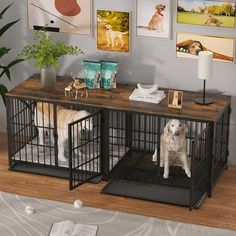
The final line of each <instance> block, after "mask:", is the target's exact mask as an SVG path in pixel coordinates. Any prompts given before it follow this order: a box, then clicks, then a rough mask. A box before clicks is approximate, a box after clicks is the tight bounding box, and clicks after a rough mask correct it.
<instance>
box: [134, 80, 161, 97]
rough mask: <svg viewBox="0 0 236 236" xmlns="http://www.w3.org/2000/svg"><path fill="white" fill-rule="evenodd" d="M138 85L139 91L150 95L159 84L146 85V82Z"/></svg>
mask: <svg viewBox="0 0 236 236" xmlns="http://www.w3.org/2000/svg"><path fill="white" fill-rule="evenodd" d="M137 87H138V91H139V93H140V94H142V95H148V94H151V93H153V92H155V91H157V90H158V86H157V84H150V85H144V84H140V83H138V84H137Z"/></svg>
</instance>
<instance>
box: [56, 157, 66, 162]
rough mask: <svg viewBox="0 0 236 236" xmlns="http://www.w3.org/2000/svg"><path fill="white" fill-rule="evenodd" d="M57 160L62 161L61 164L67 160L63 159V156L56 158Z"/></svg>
mask: <svg viewBox="0 0 236 236" xmlns="http://www.w3.org/2000/svg"><path fill="white" fill-rule="evenodd" d="M58 159H59V160H60V161H63V162H65V161H67V159H66V158H65V157H63V156H58Z"/></svg>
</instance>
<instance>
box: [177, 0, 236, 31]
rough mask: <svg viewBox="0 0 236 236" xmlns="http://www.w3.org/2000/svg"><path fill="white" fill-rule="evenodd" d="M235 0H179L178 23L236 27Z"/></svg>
mask: <svg viewBox="0 0 236 236" xmlns="http://www.w3.org/2000/svg"><path fill="white" fill-rule="evenodd" d="M235 10H236V3H235V1H234V2H233V1H226V0H225V1H224V0H178V2H177V23H180V24H192V25H204V26H215V27H227V28H235Z"/></svg>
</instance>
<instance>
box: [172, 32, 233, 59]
mask: <svg viewBox="0 0 236 236" xmlns="http://www.w3.org/2000/svg"><path fill="white" fill-rule="evenodd" d="M234 48H235V40H234V38H225V37H218V36H208V35H198V34H190V33H177V35H176V55H177V57H178V58H191V59H198V53H199V52H200V51H211V52H213V60H215V61H222V62H229V63H230V62H231V63H232V62H234V51H235V49H234Z"/></svg>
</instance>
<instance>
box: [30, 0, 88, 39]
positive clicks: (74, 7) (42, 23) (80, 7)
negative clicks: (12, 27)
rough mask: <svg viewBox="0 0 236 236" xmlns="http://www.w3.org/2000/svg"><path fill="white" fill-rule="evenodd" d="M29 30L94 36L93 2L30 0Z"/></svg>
mask: <svg viewBox="0 0 236 236" xmlns="http://www.w3.org/2000/svg"><path fill="white" fill-rule="evenodd" d="M28 28H29V29H30V30H40V29H42V28H46V29H47V31H51V32H58V33H68V34H81V35H91V34H92V0H77V1H76V3H74V4H69V3H68V2H66V1H64V2H63V1H57V0H56V1H44V0H28Z"/></svg>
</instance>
